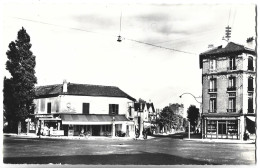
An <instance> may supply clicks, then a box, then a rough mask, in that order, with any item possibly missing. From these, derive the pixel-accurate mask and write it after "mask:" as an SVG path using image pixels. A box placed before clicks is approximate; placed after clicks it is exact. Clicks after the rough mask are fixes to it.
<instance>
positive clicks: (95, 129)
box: [92, 125, 100, 136]
mask: <svg viewBox="0 0 260 168" xmlns="http://www.w3.org/2000/svg"><path fill="white" fill-rule="evenodd" d="M99 135H100V125H93V126H92V136H99Z"/></svg>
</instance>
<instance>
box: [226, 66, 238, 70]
mask: <svg viewBox="0 0 260 168" xmlns="http://www.w3.org/2000/svg"><path fill="white" fill-rule="evenodd" d="M236 69H237V66H232V67H228V68H227V70H236Z"/></svg>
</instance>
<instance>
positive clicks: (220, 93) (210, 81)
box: [200, 42, 256, 140]
mask: <svg viewBox="0 0 260 168" xmlns="http://www.w3.org/2000/svg"><path fill="white" fill-rule="evenodd" d="M200 69H202V103H203V107H202V137H203V138H210V139H211V138H212V139H240V140H242V139H243V135H244V132H249V133H250V134H255V121H256V120H255V115H256V89H255V88H256V87H255V86H256V52H255V51H254V50H252V49H249V48H247V47H245V46H242V45H239V44H236V43H233V42H229V43H228V44H227V45H226V46H225V47H222V46H219V47H216V48H212V49H210V50H208V51H206V52H203V53H201V54H200Z"/></svg>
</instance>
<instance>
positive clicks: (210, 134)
mask: <svg viewBox="0 0 260 168" xmlns="http://www.w3.org/2000/svg"><path fill="white" fill-rule="evenodd" d="M240 135H241V132H240V118H239V117H205V118H204V137H205V138H206V139H240Z"/></svg>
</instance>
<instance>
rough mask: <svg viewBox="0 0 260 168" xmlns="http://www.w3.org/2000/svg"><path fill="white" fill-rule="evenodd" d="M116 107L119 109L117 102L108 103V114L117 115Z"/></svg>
mask: <svg viewBox="0 0 260 168" xmlns="http://www.w3.org/2000/svg"><path fill="white" fill-rule="evenodd" d="M118 109H119V105H118V104H109V114H110V115H117V114H118Z"/></svg>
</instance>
